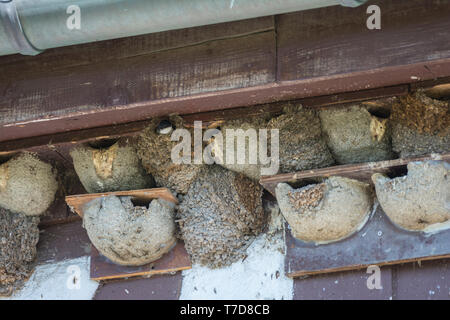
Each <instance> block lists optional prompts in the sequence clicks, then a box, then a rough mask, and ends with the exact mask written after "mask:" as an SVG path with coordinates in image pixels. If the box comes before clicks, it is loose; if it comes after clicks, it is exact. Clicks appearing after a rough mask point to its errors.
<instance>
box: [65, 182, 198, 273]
mask: <svg viewBox="0 0 450 320" xmlns="http://www.w3.org/2000/svg"><path fill="white" fill-rule="evenodd" d="M110 195H115V196H131V197H133V198H134V199H136V200H138V201H142V202H148V201H151V200H152V199H156V198H162V199H165V200H167V201H171V202H173V203H178V200H177V198H175V197H174V196H173V195H172V193H171V192H170V191H169V189H167V188H154V189H143V190H132V191H117V192H105V193H94V194H81V195H74V196H68V197H66V202H67V204H68V205H69V207H71V208H72V210H74V211H75V212H76V213H77V214H78V215H80V216H81V217H83V211H84V205H86V204H87V203H89V202H90V201H92V200H94V199H97V198H101V197H107V196H110ZM190 268H191V261H190V258H189V254H188V253H187V251H186V249H185V247H184V243H183V242H182V241H178V242H177V244H176V245H175V246H174V247H173V248H172V250H170V251H169V252H168V253H166V254H165V255H164V256H163V257H162V258H161V259H159V260H156V261H154V262H152V263H149V264H146V265H143V266H137V267H127V266H121V265H118V264H116V263H114V262H112V261H110V260H109V259H108V258H106V257H104V256H103V255H101V254H100V252H99V251H98V250H97V249H96V248H95V247H94V246H93V245H91V279H93V280H96V281H100V280H109V279H120V278H130V277H136V276H150V275H154V274H163V273H173V272H177V271H181V270H186V269H190Z"/></svg>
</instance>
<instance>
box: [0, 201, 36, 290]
mask: <svg viewBox="0 0 450 320" xmlns="http://www.w3.org/2000/svg"><path fill="white" fill-rule="evenodd" d="M38 223H39V218H38V217H29V216H26V215H24V214H21V213H13V212H10V211H8V210H6V209H3V208H0V296H9V295H11V294H12V293H13V292H14V291H15V290H17V289H19V288H20V287H22V285H23V284H24V282H25V281H26V280H27V279H28V278H29V276H30V275H31V273H32V270H33V261H34V259H35V257H36V245H37V243H38V240H39V229H38Z"/></svg>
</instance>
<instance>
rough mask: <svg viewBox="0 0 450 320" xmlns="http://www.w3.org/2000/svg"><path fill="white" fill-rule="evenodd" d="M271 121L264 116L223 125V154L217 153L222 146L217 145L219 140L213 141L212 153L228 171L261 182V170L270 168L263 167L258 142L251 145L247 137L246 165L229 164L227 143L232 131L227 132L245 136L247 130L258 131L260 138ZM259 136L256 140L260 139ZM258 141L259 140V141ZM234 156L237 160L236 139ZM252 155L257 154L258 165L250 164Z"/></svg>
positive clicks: (221, 129) (235, 140)
mask: <svg viewBox="0 0 450 320" xmlns="http://www.w3.org/2000/svg"><path fill="white" fill-rule="evenodd" d="M268 121H269V116H268V115H262V116H257V117H255V118H253V119H252V120H250V121H248V120H230V121H227V122H226V123H224V124H222V125H221V127H220V131H221V133H222V137H223V142H222V143H223V146H222V152H217V150H218V148H220V145H219V144H218V143H217V140H214V139H213V141H212V151H213V154H214V156H215V157H216V158H218V159H219V161H220V165H221V166H222V167H224V168H227V169H228V170H232V171H234V172H238V173H242V174H244V175H246V176H247V177H248V178H250V179H252V180H254V181H259V179H260V178H261V169H262V168H263V167H269V165H268V164H267V165H263V164H262V163H261V162H260V159H259V154H258V142H257V143H256V144H254V143H253V144H249V138H248V136H246V137H245V145H246V153H245V157H246V158H245V163H244V164H238V163H237V161H235V162H234V163H227V161H226V156H227V153H226V148H225V147H226V141H227V137H228V139H230V137H231V136H230V131H227V130H239V129H241V130H243V133H242V134H243V135H244V134H245V132H246V131H247V130H249V129H250V130H256V132H257V133H258V136H259V130H260V129H267V124H268ZM235 134H236V136H237V137H239V133H238V132H236V133H235ZM258 136H257V137H256V139H258ZM268 139H269V142H268V149H269V150H270V133H268ZM257 141H258V140H257ZM233 145H234V154H235V159H236V154H237V138H234V144H233ZM250 154H256V160H257V161H256V163H250Z"/></svg>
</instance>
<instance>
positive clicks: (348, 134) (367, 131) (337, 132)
mask: <svg viewBox="0 0 450 320" xmlns="http://www.w3.org/2000/svg"><path fill="white" fill-rule="evenodd" d="M319 115H320V120H321V123H322V128H323V131H324V134H325V139H326V141H327V145H328V147H329V148H330V150H331V152H332V154H333V156H334V158H335V159H336V161H337V163H338V164H348V163H362V162H372V161H382V160H390V159H393V158H394V157H395V154H394V153H393V152H392V145H391V128H390V124H389V121H388V119H383V118H380V117H378V116H375V115H372V114H371V113H370V112H369V111H368V109H367V108H365V107H363V106H361V105H353V106H350V107H345V108H330V109H323V110H321V111H320V113H319Z"/></svg>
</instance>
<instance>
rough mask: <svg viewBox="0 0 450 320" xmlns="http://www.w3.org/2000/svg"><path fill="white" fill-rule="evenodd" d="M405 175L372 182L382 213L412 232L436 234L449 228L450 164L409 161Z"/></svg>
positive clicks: (383, 176)
mask: <svg viewBox="0 0 450 320" xmlns="http://www.w3.org/2000/svg"><path fill="white" fill-rule="evenodd" d="M407 168H408V174H407V175H406V176H402V177H398V178H394V179H389V178H388V177H386V176H385V175H382V174H379V173H377V174H374V175H373V176H372V180H373V181H374V184H375V189H376V193H377V197H378V201H379V202H380V205H381V207H382V208H383V211H384V212H385V213H386V214H387V216H388V217H389V218H390V219H391V221H392V222H393V223H395V224H396V225H398V226H399V227H401V228H403V229H406V230H411V231H425V232H427V231H428V232H437V231H439V230H441V229H447V228H449V227H450V203H449V199H450V180H449V179H448V177H449V169H450V164H448V163H447V162H444V161H434V160H431V161H424V162H410V163H409V164H408V166H407Z"/></svg>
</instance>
